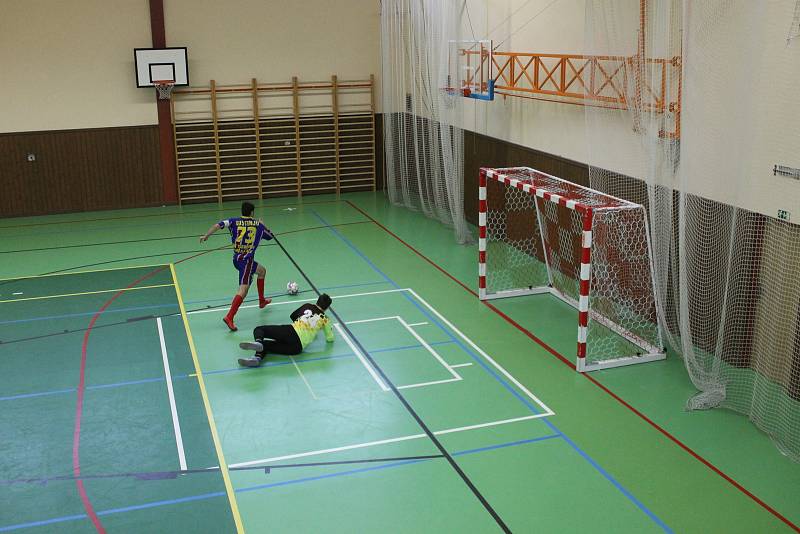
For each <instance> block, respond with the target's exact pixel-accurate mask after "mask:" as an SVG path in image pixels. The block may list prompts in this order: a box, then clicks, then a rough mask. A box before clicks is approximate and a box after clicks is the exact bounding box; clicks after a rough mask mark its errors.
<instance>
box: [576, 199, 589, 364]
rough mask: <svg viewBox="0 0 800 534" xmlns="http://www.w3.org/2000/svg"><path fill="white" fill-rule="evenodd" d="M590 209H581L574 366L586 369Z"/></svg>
mask: <svg viewBox="0 0 800 534" xmlns="http://www.w3.org/2000/svg"><path fill="white" fill-rule="evenodd" d="M592 219H593V215H592V210H591V208H587V209H585V210H583V234H582V236H581V274H580V288H579V295H580V297H579V300H578V360H577V362H576V364H575V367H576V369H577V370H578V371H580V372H583V371H584V370H585V369H586V336H587V333H588V331H589V288H590V285H591V278H592V261H591V260H592Z"/></svg>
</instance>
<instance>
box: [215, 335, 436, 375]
mask: <svg viewBox="0 0 800 534" xmlns="http://www.w3.org/2000/svg"><path fill="white" fill-rule="evenodd" d="M450 343H451V342H450V341H435V342H433V343H428V345H430V346H432V347H433V346H438V345H448V344H450ZM420 348H423V345H406V346H404V347H389V348H386V349H377V350H372V351H370V353H376V352H395V351H398V350H406V349H420ZM353 356H355V354H353V353H352V352H347V353H343V354H331V355H330V356H317V357H316V358H302V359H296V360H295V361H296V362H297V363H298V364H301V363H305V362H318V361H320V360H335V359H340V358H352V357H353ZM280 365H292V361H291V360H289V361H285V362H267V363H265V364H264V365H262V366H261V367H231V368H229V369H217V370H216V371H203V376H208V375H218V374H222V373H236V372H241V371H244V372H247V371H255V370H256V369H261V368H263V367H277V366H280Z"/></svg>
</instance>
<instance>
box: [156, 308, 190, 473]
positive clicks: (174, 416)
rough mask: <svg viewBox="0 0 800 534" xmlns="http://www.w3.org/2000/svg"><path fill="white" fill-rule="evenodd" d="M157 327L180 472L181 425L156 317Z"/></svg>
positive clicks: (183, 464) (182, 459)
mask: <svg viewBox="0 0 800 534" xmlns="http://www.w3.org/2000/svg"><path fill="white" fill-rule="evenodd" d="M156 326H158V340H159V341H160V342H161V357H162V358H163V359H164V375H165V377H166V381H167V394H168V395H169V409H170V411H171V412H172V428H173V429H174V430H175V445H176V446H177V447H178V463H179V464H180V466H181V471H186V454H185V453H184V451H183V437H182V436H181V423H180V421H178V410H177V408H176V407H175V393H174V392H173V391H172V373H170V370H169V359H168V358H167V345H166V343H164V329H163V327H162V326H161V317H156Z"/></svg>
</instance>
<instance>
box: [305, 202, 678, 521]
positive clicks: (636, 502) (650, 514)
mask: <svg viewBox="0 0 800 534" xmlns="http://www.w3.org/2000/svg"><path fill="white" fill-rule="evenodd" d="M348 204H350V205H351V206H353V208H355V209H357V210H358V211H359V212H361V213H362V214H364V215H365V216H367V217H368V218H369V219H371V220H372V221H373V222H375V224H376V225H378V226H380V227H381V228H383V229H384V230H386V231H387V232H388V233H389V234H391V235H393V236H394V237H395V238H397V239H398V240H399V241H400V242H401V243H403V244H405V245H406V246H407V247H409V248H410V249H411V250H412V251H414V252H415V253H417V254H419V255H420V256H421V257H422V258H423V259H425V260H427V261H428V262H429V263H431V264H432V265H433V266H434V267H436V268H437V269H439V270H440V271H442V272H443V273H445V274H447V276H450V278H452V279H453V280H455V281H456V282H458V283H459V284H460V285H462V286H463V287H465V288H466V286H464V284H462V283H461V282H459V281H458V280H456V279H455V278H453V277H452V276H451V275H450V274H449V273H447V272H446V271H444V269H442V268H441V267H439V266H438V265H436V264H435V263H433V262H432V261H430V260H428V259H427V258H426V257H425V256H423V255H422V254H420V253H419V252H417V251H416V249H414V248H413V247H411V246H410V245H408V244H407V243H405V242H404V241H402V240H401V239H400V238H399V237H397V236H395V235H394V234H393V233H392V232H391V231H389V230H388V229H386V228H385V227H383V226H382V225H381V224H380V223H378V222H377V221H375V219H373V218H372V217H369V215H367V214H366V213H364V212H363V211H362V210H360V209H359V208H357V207H356V206H355V205H354V204H352V203H350V202H348ZM313 213H314V214H315V215H316V216H317V218H318V219H319V220H320V221H321V222H323V223H326V224H327V221H326V220H325V219H324V218H323V217H322V216H321V215H319V214H318V213H316V212H313ZM330 230H331V232H333V233H334V235H336V236H337V237H338V238H339V239H340V240H341V241H342V242H343V243H345V245H347V246H348V247H350V249H351V250H352V251H353V252H355V253H356V254H357V255H358V256H360V257H361V258H362V259H363V260H364V261H365V262H366V263H367V264H368V265H369V266H370V267H372V269H373V270H374V271H375V272H377V273H378V274H379V275H381V276H382V277H383V278H384V279H385V280H386V281H388V282H390V283H391V284H392V285H394V286H395V287H399V286H398V285H397V283H396V282H394V281H393V280H392V279H391V278H389V277H388V276H387V275H386V273H384V272H383V271H381V270H380V269H379V268H378V267H377V266H376V265H375V264H374V263H373V262H372V260H370V259H369V258H368V257H367V256H366V255H365V254H364V253H363V252H361V250H359V249H358V247H356V246H355V245H354V244H353V243H352V242H350V241H349V240H348V239H347V238H345V237H344V236H343V235H342V234H341V233H340V232H339V231H337V230H336V229H335V228H333V227H330ZM467 289H468V288H467ZM468 290H469V289H468ZM409 291H410V292H411V293H412V294H413V295H415V296H416V297H418V298H419V295H416V293H415V292H414V291H413V290H409ZM470 291H471V290H470ZM408 298H409V300H410V301H412V302H413V299H411V298H410V297H408ZM420 302H425V301H424V300H422V299H421V298H420ZM425 304H426V306H427V307H428V308H429V309H430V310H431V311H432V312H433V313H435V314H436V315H437V316H438V317H439V318H440V319H441V320H443V321H444V322H445V323H446V324H448V326H450V327H451V328H452V330H453V331H455V332H457V333H459V335H460V336H461V337H462V338H464V339H465V341H467V342H468V343H469V344H470V345H471V346H472V347H473V348H474V349H475V350H477V351H478V352H480V353H481V354H482V355H485V354H486V353H484V352H483V351H482V350H481V349H480V348H479V347H478V346H477V345H475V344H474V343H472V341H471V340H469V339H468V338H467V337H466V336H465V335H464V334H463V333H461V332H460V331H459V330H457V329H456V328H455V327H454V326H452V323H450V322H449V321H448V320H447V319H445V318H444V317H443V316H442V315H441V314H440V313H439V312H438V311H436V310H435V309H434V308H433V307H432V306H430V304H427V303H425ZM420 310H421V311H423V313H425V312H424V310H422V308H420ZM425 314H426V315H428V317H430V315H429V314H427V313H425ZM431 319H433V318H432V317H431ZM509 320H510V319H509ZM434 322H435V323H437V324H439V326H440V328H441V329H442V330H443V331H444V332H446V333H448V334H449V332H447V330H446V329H445V328H444V327H442V326H441V323H439V322H437V321H436V320H434ZM450 336H451V338H452V334H450ZM453 339H455V338H453ZM461 346H462V347H463V348H464V349H465V351H467V352H468V353H470V354H472V356H473V358H475V360H476V361H477V362H478V363H479V364H480V365H481V366H482V367H483V368H484V369H486V370H487V371H488V372H489V373H490V374H492V375H494V376H495V377H496V378H497V379H498V380H499V381H500V382H501V383H502V384H504V385H506V388H507V389H508V390H509V391H511V393H512V394H514V395H517V393H516V392H514V391H513V390H512V389H511V387H510V386H508V385H507V383H506V382H505V381H503V380H502V379H501V378H500V377H498V376H497V375H496V374H495V373H494V372H493V371H492V370H491V369H489V368H488V367H487V366H486V363H485V362H484V361H483V360H480V359H479V358H477V356H476V355H475V353H474V352H472V351H470V350H468V349H467V347H464V346H463V345H461ZM487 357H488V355H487ZM491 361H492V362H493V363H494V365H495V367H497V368H498V369H502V368H501V367H500V366H499V364H497V362H494V361H493V360H491ZM502 370H503V371H505V370H504V369H502ZM504 374H505V375H506V376H511V375H510V374H508V373H507V371H506V372H505V373H504ZM583 374H584V375H586V374H587V373H583ZM518 398H520V399H521V400H522V401H523V403H525V404H526V405H527V402H526V401H524V399H522V397H519V396H518ZM543 407H546V406H543ZM531 409H532V411H534V412H535V410H533V408H532V407H531ZM546 409H547V410H548V411H550V409H549V408H546ZM551 414H552V412H551ZM545 423H546V424H547V425H548V426H549V427H550V428H551V429H552V430H553V431H555V432H558V433H561V434H562V435H563V433H562V432H561V431H560V430H558V428H556V426H555V425H554V424H553V423H552V422H550V421H548V420H547V419H545ZM564 439H565V441H566V442H567V443H568V444H569V445H570V446H571V447H572V448H573V449H574V450H575V451H576V452H578V453H579V454H580V455H581V456H583V457H584V459H586V460H587V461H589V463H590V465H592V466H593V467H595V469H597V471H598V472H599V473H600V474H601V475H603V477H604V478H606V480H608V481H609V482H611V484H612V485H614V486H615V487H616V488H617V489H618V490H619V491H621V492H622V493H623V495H626V496H627V497H628V498H629V500H630V501H631V502H632V503H633V504H634V505H636V507H637V508H639V509H640V510H641V511H642V512H644V513H645V514H646V515H647V516H648V517H650V518H651V519H653V521H654V522H655V523H656V524H658V525H659V526H660V527H662V528H663V529H664V530H666V531H668V532H671V530H670V529H669V527H668V526H667V525H666V524H664V523H663V522H662V521H661V520H660V519H659V518H658V517H657V516H655V514H653V512H651V511H650V510H649V509H648V508H647V507H646V506H645V505H644V504H643V503H642V502H641V501H639V500H638V499H636V498H635V497H634V496H633V495H632V494H631V493H630V492H629V491H628V490H627V489H625V488H624V487H623V486H622V485H621V484H620V483H619V482H617V480H616V479H614V478H613V477H612V476H611V475H610V474H609V473H608V472H607V471H605V470H604V469H602V468H601V467H600V465H599V464H598V463H597V462H595V461H594V460H593V459H591V458H590V457H589V455H588V454H586V452H585V451H583V450H582V449H580V448H579V447H578V446H577V444H576V443H575V442H573V441H572V440H570V439H569V438H567V436H566V435H564Z"/></svg>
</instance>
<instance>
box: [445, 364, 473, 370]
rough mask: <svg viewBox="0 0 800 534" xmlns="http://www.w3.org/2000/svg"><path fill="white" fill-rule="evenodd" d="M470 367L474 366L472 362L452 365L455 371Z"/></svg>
mask: <svg viewBox="0 0 800 534" xmlns="http://www.w3.org/2000/svg"><path fill="white" fill-rule="evenodd" d="M470 365H472V362H467V363H456V364H453V365H451V366H450V367H452V368H453V369H456V368H458V367H469V366H470Z"/></svg>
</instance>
